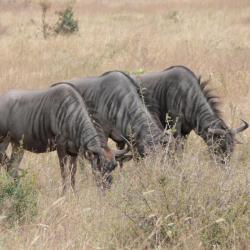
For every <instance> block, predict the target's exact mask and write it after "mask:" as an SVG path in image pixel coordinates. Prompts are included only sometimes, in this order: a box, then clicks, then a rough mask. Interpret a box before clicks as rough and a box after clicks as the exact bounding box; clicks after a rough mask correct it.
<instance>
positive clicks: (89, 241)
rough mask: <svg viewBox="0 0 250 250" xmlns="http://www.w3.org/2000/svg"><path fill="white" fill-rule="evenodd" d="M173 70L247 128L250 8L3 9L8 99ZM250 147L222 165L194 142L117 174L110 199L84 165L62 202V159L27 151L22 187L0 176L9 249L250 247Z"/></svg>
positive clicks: (25, 1)
mask: <svg viewBox="0 0 250 250" xmlns="http://www.w3.org/2000/svg"><path fill="white" fill-rule="evenodd" d="M69 6H70V7H72V8H68V7H69ZM65 10H68V12H66V14H65ZM64 15H66V17H65V16H64ZM68 27H70V28H68ZM69 29H70V30H71V29H72V30H73V32H68V30H69ZM59 30H60V32H59ZM65 30H66V31H65ZM171 65H186V66H187V67H189V68H191V69H192V70H193V71H194V72H195V73H196V74H197V75H201V76H202V78H203V79H210V85H211V88H213V89H214V90H215V92H216V93H217V94H218V95H219V96H221V106H220V107H221V110H222V111H223V117H224V118H225V120H226V122H227V123H228V124H229V125H230V127H231V126H235V125H239V123H240V118H243V119H245V120H246V121H248V122H250V85H249V83H250V2H249V1H248V0H238V1H233V0H218V1H213V0H205V1H200V0H169V1H164V0H155V1H147V0H138V1H131V0H125V1H120V0H116V1H115V0H109V1H106V0H102V1H96V0H88V1H87V0H86V1H85V0H83V1H66V0H53V1H52V0H51V1H50V0H48V1H42V2H41V1H39V0H11V1H8V0H1V1H0V93H4V92H6V91H8V90H10V89H14V88H16V89H23V88H25V89H43V88H47V87H48V86H49V85H50V84H51V83H54V82H57V81H61V80H64V79H71V78H75V77H80V76H90V75H98V74H101V73H103V72H105V71H108V70H113V69H121V70H125V71H127V72H136V73H138V74H139V73H143V72H150V71H159V70H162V69H164V68H167V67H169V66H171ZM0 119H1V118H0ZM249 138H250V130H246V132H244V133H243V134H242V135H240V136H239V137H238V139H239V140H240V141H241V142H242V143H243V144H242V145H237V146H236V149H235V153H234V155H233V158H232V160H231V163H230V165H229V166H226V167H221V166H219V165H216V164H215V163H214V162H213V161H212V160H211V159H210V158H209V156H208V151H207V147H206V145H205V144H204V143H203V141H202V140H201V139H200V138H199V137H197V136H196V135H195V134H194V133H192V134H191V136H190V137H189V139H188V142H187V145H186V148H185V150H184V153H183V155H176V156H174V158H173V159H171V160H170V159H165V160H164V161H162V157H161V156H162V153H163V152H159V154H158V155H152V156H149V157H147V158H146V159H144V160H142V161H140V162H138V163H136V162H133V161H131V162H129V163H126V164H125V166H124V168H123V169H122V170H120V169H119V168H118V169H116V170H115V172H114V183H113V186H112V188H111V190H109V191H108V192H106V193H105V195H103V193H101V192H100V190H98V189H97V187H96V184H95V181H94V180H93V176H92V173H91V169H90V166H89V165H88V164H87V162H85V161H83V160H80V161H79V164H80V166H81V167H79V168H78V172H77V183H76V186H77V194H74V193H73V192H72V191H69V192H68V193H67V195H66V196H64V197H61V196H60V191H61V177H60V171H59V165H58V159H57V156H56V153H48V154H40V155H36V154H32V153H28V152H26V153H25V157H24V159H23V161H22V163H21V167H22V169H24V171H23V174H22V176H21V177H20V180H19V182H18V184H16V183H15V182H13V180H12V179H11V178H10V177H9V176H7V175H6V173H5V171H4V170H3V169H2V170H1V173H0V249H88V250H90V249H110V250H111V249H242V250H243V249H249V246H250V226H249V225H250V163H249V162H250V156H249V152H250V144H249Z"/></svg>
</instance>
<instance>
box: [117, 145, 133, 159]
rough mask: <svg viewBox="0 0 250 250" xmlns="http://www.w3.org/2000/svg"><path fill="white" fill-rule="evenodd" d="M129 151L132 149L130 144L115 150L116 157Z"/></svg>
mask: <svg viewBox="0 0 250 250" xmlns="http://www.w3.org/2000/svg"><path fill="white" fill-rule="evenodd" d="M129 151H130V148H129V146H127V148H124V149H120V150H119V149H117V150H115V152H114V154H115V157H119V156H122V155H125V154H126V153H128V152H129Z"/></svg>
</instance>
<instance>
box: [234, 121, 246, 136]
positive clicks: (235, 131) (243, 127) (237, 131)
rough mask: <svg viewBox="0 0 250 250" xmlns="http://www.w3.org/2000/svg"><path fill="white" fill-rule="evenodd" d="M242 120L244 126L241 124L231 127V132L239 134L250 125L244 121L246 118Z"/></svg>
mask: <svg viewBox="0 0 250 250" xmlns="http://www.w3.org/2000/svg"><path fill="white" fill-rule="evenodd" d="M241 121H242V122H243V123H244V124H243V125H242V126H240V127H239V128H232V129H231V132H232V133H233V134H238V133H240V132H242V131H244V130H245V129H247V128H248V127H249V124H248V123H247V122H246V121H244V120H241Z"/></svg>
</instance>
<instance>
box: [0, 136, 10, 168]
mask: <svg viewBox="0 0 250 250" xmlns="http://www.w3.org/2000/svg"><path fill="white" fill-rule="evenodd" d="M9 143H10V138H9V137H6V138H4V139H3V140H2V142H1V143H0V165H2V166H5V167H6V166H7V164H8V162H9V158H8V156H7V154H6V150H7V148H8V146H9Z"/></svg>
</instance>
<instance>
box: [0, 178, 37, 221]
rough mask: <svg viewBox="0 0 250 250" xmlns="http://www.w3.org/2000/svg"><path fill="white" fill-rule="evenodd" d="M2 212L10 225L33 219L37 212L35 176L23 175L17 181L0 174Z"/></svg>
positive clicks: (0, 212) (0, 209)
mask: <svg viewBox="0 0 250 250" xmlns="http://www.w3.org/2000/svg"><path fill="white" fill-rule="evenodd" d="M0 214H1V217H2V218H4V219H5V220H6V221H7V222H8V224H9V225H10V226H13V225H15V224H20V223H25V222H29V221H31V220H32V219H33V218H34V216H35V215H36V214H37V189H36V185H35V181H34V178H31V179H30V178H28V177H27V176H22V177H20V178H19V180H18V181H17V182H15V181H14V180H13V179H12V178H11V177H10V176H9V175H6V174H1V175H0Z"/></svg>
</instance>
